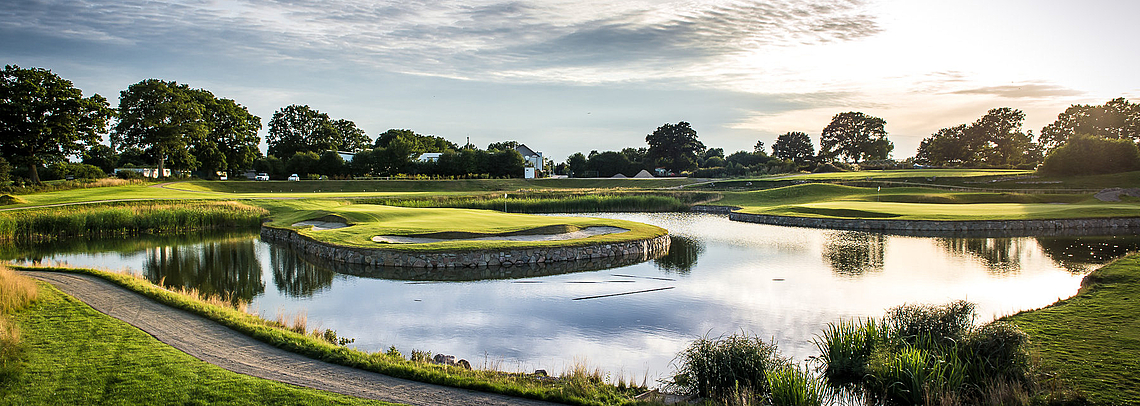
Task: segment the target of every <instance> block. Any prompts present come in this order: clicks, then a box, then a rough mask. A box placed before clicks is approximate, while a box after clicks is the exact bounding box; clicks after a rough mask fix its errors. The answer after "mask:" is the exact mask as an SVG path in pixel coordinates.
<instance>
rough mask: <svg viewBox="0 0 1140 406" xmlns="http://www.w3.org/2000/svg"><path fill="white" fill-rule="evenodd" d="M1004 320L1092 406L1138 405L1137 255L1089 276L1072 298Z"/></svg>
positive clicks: (1139, 296) (1139, 267) (1139, 258)
mask: <svg viewBox="0 0 1140 406" xmlns="http://www.w3.org/2000/svg"><path fill="white" fill-rule="evenodd" d="M1006 320H1009V321H1011V322H1013V323H1014V324H1016V325H1018V326H1019V327H1021V329H1022V330H1024V331H1025V332H1026V333H1028V334H1029V336H1030V339H1031V341H1032V345H1033V347H1034V348H1035V349H1036V351H1037V352H1038V353H1039V354H1040V359H1041V364H1042V366H1043V367H1045V368H1046V369H1047V370H1049V371H1055V372H1059V373H1060V376H1061V378H1062V379H1064V380H1066V381H1068V382H1069V383H1071V384H1072V385H1074V386H1075V387H1076V388H1077V389H1078V390H1079V391H1080V392H1081V393H1083V394H1084V395H1085V396H1086V397H1087V398H1088V400H1090V401H1092V402H1093V404H1098V405H1124V404H1129V405H1135V404H1140V254H1132V255H1130V256H1127V257H1124V258H1122V259H1120V260H1117V261H1116V262H1113V263H1112V264H1109V265H1107V266H1105V267H1103V268H1100V269H1098V270H1096V271H1094V272H1093V273H1092V274H1090V275H1089V276H1088V277H1086V279H1085V282H1084V283H1083V284H1082V287H1081V291H1080V293H1078V294H1077V295H1076V296H1073V297H1072V298H1069V299H1065V300H1061V301H1059V302H1057V303H1055V304H1053V305H1051V306H1049V307H1046V308H1043V309H1039V310H1033V311H1027V312H1022V313H1019V314H1016V315H1013V316H1009V317H1006Z"/></svg>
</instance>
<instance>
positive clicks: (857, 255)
mask: <svg viewBox="0 0 1140 406" xmlns="http://www.w3.org/2000/svg"><path fill="white" fill-rule="evenodd" d="M825 238H826V239H825V240H824V242H823V259H824V261H826V262H827V264H828V265H830V266H831V270H832V272H835V273H836V274H838V275H844V276H860V275H863V274H865V273H867V272H877V271H881V270H883V256H884V253H885V252H886V250H887V237H886V236H885V235H883V234H876V233H866V232H862V231H837V232H831V233H828V234H827V236H826V237H825Z"/></svg>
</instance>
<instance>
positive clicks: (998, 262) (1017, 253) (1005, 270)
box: [938, 237, 1028, 275]
mask: <svg viewBox="0 0 1140 406" xmlns="http://www.w3.org/2000/svg"><path fill="white" fill-rule="evenodd" d="M1025 241H1026V240H1025V239H1024V238H1008V237H1002V238H939V239H938V245H939V246H941V247H942V248H944V249H945V250H946V251H949V252H950V253H951V254H955V255H959V256H969V257H974V258H977V259H979V260H981V261H982V263H983V264H985V266H986V269H988V270H989V272H990V273H992V274H995V275H1005V274H1009V273H1013V272H1018V271H1021V256H1022V255H1023V254H1025V252H1026V250H1027V249H1028V248H1027V247H1025Z"/></svg>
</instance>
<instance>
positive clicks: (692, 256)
mask: <svg viewBox="0 0 1140 406" xmlns="http://www.w3.org/2000/svg"><path fill="white" fill-rule="evenodd" d="M704 252H705V244H704V243H702V242H701V241H700V240H697V239H695V238H691V237H686V236H681V235H671V236H669V253H668V254H665V255H664V256H662V257H660V258H657V259H655V260H653V263H654V264H656V265H657V267H658V268H660V269H661V270H663V271H666V272H676V273H678V274H681V275H688V274H689V272H690V271H692V270H693V267H694V266H696V265H697V259H698V258H700V256H701V254H703V253H704Z"/></svg>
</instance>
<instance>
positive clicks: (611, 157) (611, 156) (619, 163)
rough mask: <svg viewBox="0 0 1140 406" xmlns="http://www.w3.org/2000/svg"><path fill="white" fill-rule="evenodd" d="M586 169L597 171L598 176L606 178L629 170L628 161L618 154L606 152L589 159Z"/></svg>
mask: <svg viewBox="0 0 1140 406" xmlns="http://www.w3.org/2000/svg"><path fill="white" fill-rule="evenodd" d="M586 167H587V168H589V170H591V171H597V172H598V176H600V177H604V178H608V177H611V176H614V175H617V174H619V173H622V171H625V170H626V169H628V168H629V159H628V158H626V157H625V155H623V154H622V153H620V152H617V151H606V152H602V153H600V154H597V155H594V156H592V157H590V159H589V161H588V162H587V164H586Z"/></svg>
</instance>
